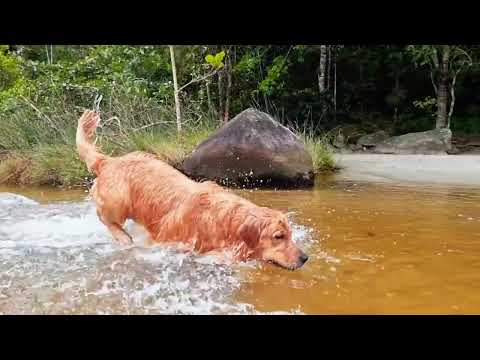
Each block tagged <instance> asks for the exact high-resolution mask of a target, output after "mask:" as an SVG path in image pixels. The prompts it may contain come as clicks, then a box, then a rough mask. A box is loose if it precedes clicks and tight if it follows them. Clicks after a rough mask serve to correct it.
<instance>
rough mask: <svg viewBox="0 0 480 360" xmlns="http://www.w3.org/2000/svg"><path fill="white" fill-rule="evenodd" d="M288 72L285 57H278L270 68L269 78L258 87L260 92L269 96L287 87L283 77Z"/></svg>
mask: <svg viewBox="0 0 480 360" xmlns="http://www.w3.org/2000/svg"><path fill="white" fill-rule="evenodd" d="M287 72H288V64H287V60H286V59H285V57H283V56H277V57H276V58H275V59H273V63H272V65H271V66H270V67H269V68H268V72H267V76H266V77H265V79H263V80H262V81H261V82H260V84H259V85H258V90H259V91H260V92H262V93H265V94H267V95H272V94H273V93H274V92H275V91H281V90H282V89H283V88H284V86H285V82H284V81H282V77H283V76H284V75H285V74H286V73H287Z"/></svg>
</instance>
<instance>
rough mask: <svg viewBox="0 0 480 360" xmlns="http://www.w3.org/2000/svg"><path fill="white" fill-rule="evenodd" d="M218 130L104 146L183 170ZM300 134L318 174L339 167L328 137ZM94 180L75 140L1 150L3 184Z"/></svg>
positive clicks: (144, 136) (106, 141) (106, 140)
mask: <svg viewBox="0 0 480 360" xmlns="http://www.w3.org/2000/svg"><path fill="white" fill-rule="evenodd" d="M214 131H215V130H214V128H212V127H210V128H203V129H196V130H194V131H188V132H185V133H184V134H183V135H182V136H181V137H180V138H178V137H177V136H176V134H175V132H174V131H170V132H168V133H141V134H135V133H133V134H131V135H130V136H128V135H125V136H124V137H123V139H119V138H118V137H117V138H115V137H114V136H110V137H103V138H102V139H101V140H103V142H102V143H101V144H100V148H101V149H102V150H103V151H104V152H105V153H107V154H109V155H111V156H120V155H123V154H126V153H129V152H133V151H145V152H148V153H151V154H153V155H155V156H157V157H158V158H159V159H160V160H163V161H165V162H166V163H167V164H169V165H171V166H173V167H175V168H177V169H178V170H180V171H182V163H183V161H184V159H185V158H186V157H187V156H188V155H189V154H190V153H191V152H192V151H193V150H194V149H195V147H196V146H197V145H198V144H200V143H201V142H202V141H204V140H205V139H207V138H208V136H210V135H211V134H212V133H213V132H214ZM299 136H300V137H301V138H302V141H303V142H304V144H305V148H306V150H307V152H308V153H309V154H310V156H311V157H312V161H313V171H314V173H315V174H320V173H330V172H334V171H336V170H337V169H338V167H337V165H336V164H335V160H334V156H333V152H332V151H331V150H330V147H329V146H328V145H327V144H326V141H325V138H324V137H312V136H307V135H304V134H299ZM92 179H93V176H92V174H90V173H89V172H88V171H87V168H86V166H85V164H84V163H83V162H81V161H80V159H79V158H78V154H77V152H76V148H75V145H74V144H73V143H69V144H51V145H37V146H35V147H33V148H31V149H25V150H10V151H4V152H3V153H0V185H1V184H3V185H21V186H38V185H51V186H59V187H65V186H67V187H82V186H88V185H89V184H90V183H91V181H92Z"/></svg>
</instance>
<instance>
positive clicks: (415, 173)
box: [335, 154, 480, 186]
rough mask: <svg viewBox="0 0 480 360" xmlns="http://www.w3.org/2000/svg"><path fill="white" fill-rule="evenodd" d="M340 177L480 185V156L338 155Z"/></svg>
mask: <svg viewBox="0 0 480 360" xmlns="http://www.w3.org/2000/svg"><path fill="white" fill-rule="evenodd" d="M335 158H336V160H337V161H338V164H339V165H340V166H341V167H342V170H341V171H340V173H339V174H338V179H342V180H351V181H386V182H413V183H428V184H444V185H463V186H478V185H480V155H377V154H337V155H335Z"/></svg>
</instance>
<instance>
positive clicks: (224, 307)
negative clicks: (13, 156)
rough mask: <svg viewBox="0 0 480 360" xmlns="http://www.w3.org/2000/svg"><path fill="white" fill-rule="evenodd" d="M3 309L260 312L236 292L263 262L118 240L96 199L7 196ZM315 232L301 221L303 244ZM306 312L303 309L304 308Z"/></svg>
mask: <svg viewBox="0 0 480 360" xmlns="http://www.w3.org/2000/svg"><path fill="white" fill-rule="evenodd" d="M0 195H1V196H0V219H1V220H0V312H2V313H14V314H227V313H228V314H254V313H258V312H256V311H255V309H254V307H253V306H252V305H250V304H244V303H238V302H236V301H235V300H233V298H234V296H233V294H234V293H235V292H236V291H237V290H238V289H239V288H240V286H241V285H242V281H243V280H242V275H241V273H242V272H244V271H248V269H249V268H251V267H252V266H255V262H251V263H247V264H234V263H233V262H232V261H231V259H229V257H228V256H224V257H218V256H214V255H207V256H198V255H196V254H194V253H185V252H182V251H180V250H179V249H178V248H176V247H174V246H156V247H152V248H146V247H144V243H145V238H146V237H145V232H144V230H143V229H142V228H141V227H140V226H138V225H136V224H135V223H133V222H128V223H127V224H126V228H127V231H128V232H129V233H130V234H131V235H132V237H133V239H134V245H133V246H129V247H125V246H123V247H122V246H119V245H116V244H114V243H112V240H111V238H110V235H109V233H108V231H107V230H106V228H105V226H104V225H103V224H102V223H101V222H100V221H99V220H98V218H97V216H96V211H95V208H94V204H93V203H91V202H90V201H85V202H81V203H71V202H68V203H66V202H65V203H54V204H47V205H40V204H38V203H36V202H34V201H32V200H30V199H27V198H24V197H22V196H18V195H13V194H0ZM308 234H309V231H308V229H307V228H304V227H295V230H294V236H295V241H297V242H300V243H301V242H308V239H309V235H308ZM297 313H298V311H297Z"/></svg>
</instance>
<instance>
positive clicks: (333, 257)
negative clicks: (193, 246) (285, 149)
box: [0, 178, 480, 314]
mask: <svg viewBox="0 0 480 360" xmlns="http://www.w3.org/2000/svg"><path fill="white" fill-rule="evenodd" d="M13 193H16V194H19V195H14V194H13ZM239 193H240V194H241V195H243V196H245V197H247V198H249V199H251V200H252V201H254V202H255V203H257V204H259V205H264V206H269V207H273V208H277V209H280V210H284V211H288V212H289V217H290V219H291V220H292V223H293V224H294V238H295V241H297V242H298V243H299V244H300V246H301V247H303V248H304V249H305V250H306V251H307V253H308V254H309V255H310V260H309V261H308V262H307V263H306V265H305V266H304V267H303V268H302V269H300V270H297V271H294V272H290V271H286V270H282V269H279V268H276V267H274V266H272V265H263V264H259V263H257V262H251V263H248V264H232V263H231V262H229V260H228V257H227V258H225V257H219V256H215V255H210V256H198V255H195V254H190V253H183V252H182V251H181V250H179V249H176V248H174V247H168V246H159V247H155V248H147V247H145V246H143V232H142V229H141V228H139V227H138V226H136V225H135V224H133V223H129V224H128V225H127V227H128V230H129V231H130V232H131V233H132V235H133V236H134V239H135V246H132V247H119V246H118V245H115V244H113V243H112V242H111V240H110V236H109V234H108V233H107V231H106V229H105V228H104V226H103V225H102V224H101V223H100V222H99V220H98V219H97V218H96V215H95V209H94V206H93V204H92V203H91V202H90V201H89V199H88V198H87V194H86V193H85V192H84V191H82V190H71V191H70V190H58V189H50V188H41V189H39V188H36V189H21V188H0V312H2V313H8V314H10V313H15V314H18V313H27V314H63V313H65V314H93V313H98V314H254V313H276V314H285V313H295V314H345V313H347V314H432V313H433V314H457V313H461V314H470V313H474V314H480V189H474V188H466V187H445V186H434V187H432V186H422V185H406V184H404V185H395V184H392V183H354V182H346V181H341V182H340V181H336V180H335V178H326V179H319V181H318V183H317V186H316V187H315V188H314V189H313V190H293V191H239Z"/></svg>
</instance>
